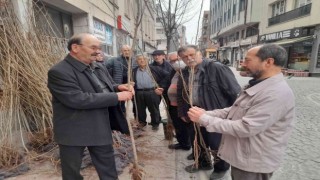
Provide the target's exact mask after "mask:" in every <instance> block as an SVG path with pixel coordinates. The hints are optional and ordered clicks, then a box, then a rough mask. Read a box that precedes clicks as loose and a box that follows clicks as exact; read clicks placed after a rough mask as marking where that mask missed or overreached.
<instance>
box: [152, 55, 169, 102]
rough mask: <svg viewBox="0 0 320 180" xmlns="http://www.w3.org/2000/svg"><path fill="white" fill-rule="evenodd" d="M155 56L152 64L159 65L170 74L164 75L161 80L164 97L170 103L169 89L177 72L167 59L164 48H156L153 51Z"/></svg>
mask: <svg viewBox="0 0 320 180" xmlns="http://www.w3.org/2000/svg"><path fill="white" fill-rule="evenodd" d="M152 56H153V59H154V61H153V63H152V64H151V65H153V66H158V67H160V68H162V69H163V70H164V71H167V72H168V73H169V74H168V75H167V76H164V77H162V79H161V80H160V81H161V82H160V83H161V84H162V85H163V87H162V88H163V90H164V91H163V97H164V100H165V101H166V103H167V104H168V105H169V104H170V102H169V98H168V93H167V92H168V89H169V86H170V84H171V79H172V77H173V75H174V74H175V70H174V69H173V68H172V66H171V65H170V63H169V62H168V61H166V56H165V53H164V51H162V50H155V51H153V53H152Z"/></svg>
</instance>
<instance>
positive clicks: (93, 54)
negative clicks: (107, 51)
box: [91, 53, 100, 56]
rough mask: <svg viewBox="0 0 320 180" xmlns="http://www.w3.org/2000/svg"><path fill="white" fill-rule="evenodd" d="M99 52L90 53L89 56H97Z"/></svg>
mask: <svg viewBox="0 0 320 180" xmlns="http://www.w3.org/2000/svg"><path fill="white" fill-rule="evenodd" d="M98 54H100V53H92V54H91V56H97V55H98Z"/></svg>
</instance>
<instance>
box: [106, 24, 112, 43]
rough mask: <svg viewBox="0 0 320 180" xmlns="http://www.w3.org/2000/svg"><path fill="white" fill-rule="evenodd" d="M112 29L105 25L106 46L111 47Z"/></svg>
mask: <svg viewBox="0 0 320 180" xmlns="http://www.w3.org/2000/svg"><path fill="white" fill-rule="evenodd" d="M112 40H113V39H112V28H111V27H110V26H108V25H106V44H107V45H109V46H112Z"/></svg>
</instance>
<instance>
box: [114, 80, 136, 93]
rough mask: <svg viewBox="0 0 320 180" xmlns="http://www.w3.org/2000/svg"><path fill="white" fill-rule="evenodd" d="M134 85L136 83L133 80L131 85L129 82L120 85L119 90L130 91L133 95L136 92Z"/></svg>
mask: <svg viewBox="0 0 320 180" xmlns="http://www.w3.org/2000/svg"><path fill="white" fill-rule="evenodd" d="M133 86H134V83H133V82H132V83H130V85H129V86H128V84H120V85H119V86H118V90H119V91H130V92H132V93H133V95H134V94H135V92H134V88H133Z"/></svg>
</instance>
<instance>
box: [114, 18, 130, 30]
mask: <svg viewBox="0 0 320 180" xmlns="http://www.w3.org/2000/svg"><path fill="white" fill-rule="evenodd" d="M117 21H118V29H121V30H124V31H127V32H130V31H131V26H130V20H129V19H128V18H126V17H125V16H120V15H119V16H118V18H117Z"/></svg>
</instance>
